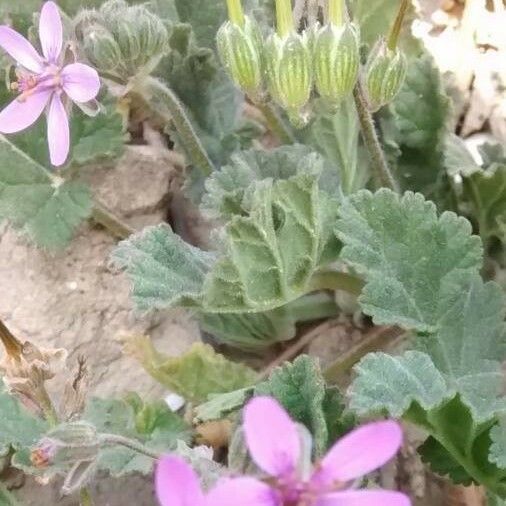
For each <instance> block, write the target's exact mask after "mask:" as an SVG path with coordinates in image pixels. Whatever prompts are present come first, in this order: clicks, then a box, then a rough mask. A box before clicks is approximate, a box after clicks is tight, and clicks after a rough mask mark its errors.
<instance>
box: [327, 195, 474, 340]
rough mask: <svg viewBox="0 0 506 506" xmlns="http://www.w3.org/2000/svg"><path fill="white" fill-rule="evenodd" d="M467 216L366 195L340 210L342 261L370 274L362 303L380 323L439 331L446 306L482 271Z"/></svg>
mask: <svg viewBox="0 0 506 506" xmlns="http://www.w3.org/2000/svg"><path fill="white" fill-rule="evenodd" d="M471 233H472V230H471V225H470V223H469V222H468V221H467V220H465V219H464V218H459V217H457V216H456V215H455V214H453V213H450V212H446V213H443V214H442V215H441V216H440V217H439V218H438V216H437V214H436V206H435V205H434V204H433V203H432V202H428V201H426V200H425V199H424V198H423V196H422V195H420V194H414V193H411V192H407V193H406V194H404V196H402V197H399V196H398V195H396V194H395V193H394V192H392V191H390V190H387V189H383V190H380V191H378V192H377V193H375V194H374V195H373V194H372V193H370V192H369V191H365V190H364V191H361V192H359V193H357V194H356V195H354V196H353V197H351V198H350V199H349V200H348V201H347V202H345V203H344V204H343V206H342V207H341V208H340V220H339V222H338V225H337V234H338V237H339V238H340V239H341V240H342V241H343V243H344V248H343V251H342V258H343V259H344V260H346V261H348V262H349V263H350V264H351V265H353V266H354V267H355V268H357V270H358V271H359V272H361V273H364V274H365V275H366V281H367V284H366V287H365V289H364V291H363V294H362V296H361V298H360V302H361V304H362V307H363V309H364V311H365V312H366V313H367V314H369V315H371V316H372V317H373V319H374V321H375V323H377V324H393V325H401V326H403V327H406V328H409V329H416V330H418V331H424V332H433V331H434V330H435V329H436V326H437V322H438V319H439V317H440V315H441V311H444V310H445V309H446V306H445V302H446V301H447V299H448V298H451V297H452V296H453V295H455V293H459V289H458V286H460V285H461V284H463V283H465V280H466V276H468V275H469V274H470V273H473V272H475V271H477V269H478V268H479V266H480V265H481V259H482V246H481V241H480V239H479V238H478V237H474V236H472V235H471Z"/></svg>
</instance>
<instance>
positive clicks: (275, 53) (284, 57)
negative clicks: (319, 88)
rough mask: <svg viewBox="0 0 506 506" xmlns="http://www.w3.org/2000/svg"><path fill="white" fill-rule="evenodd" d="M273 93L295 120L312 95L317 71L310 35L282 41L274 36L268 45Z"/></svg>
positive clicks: (291, 35) (294, 36) (268, 60)
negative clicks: (311, 51)
mask: <svg viewBox="0 0 506 506" xmlns="http://www.w3.org/2000/svg"><path fill="white" fill-rule="evenodd" d="M264 55H265V62H266V68H267V75H268V80H269V91H270V92H271V94H272V97H273V98H274V100H276V102H278V103H279V105H281V106H282V107H283V108H285V109H286V110H287V111H288V114H289V116H290V118H291V120H292V121H294V122H296V123H297V122H300V120H299V114H300V110H301V109H302V107H304V106H305V105H306V103H307V102H308V100H309V97H310V95H311V89H312V86H313V68H312V62H311V53H310V49H309V40H308V36H307V34H303V35H299V34H297V33H295V32H290V33H289V34H288V35H287V36H286V37H283V38H281V37H280V36H279V35H277V34H273V35H271V37H270V38H269V40H268V41H267V44H266V46H265V52H264Z"/></svg>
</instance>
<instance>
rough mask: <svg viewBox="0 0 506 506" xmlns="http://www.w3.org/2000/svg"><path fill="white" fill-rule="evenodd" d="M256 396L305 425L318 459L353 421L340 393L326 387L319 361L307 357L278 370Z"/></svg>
mask: <svg viewBox="0 0 506 506" xmlns="http://www.w3.org/2000/svg"><path fill="white" fill-rule="evenodd" d="M255 395H269V396H272V397H274V398H276V399H277V400H278V401H279V402H280V403H281V404H282V405H283V406H284V407H285V409H286V410H287V411H288V413H290V416H291V417H292V418H293V419H294V420H296V421H297V422H300V423H302V424H303V425H305V426H306V427H307V428H308V430H309V432H310V434H311V435H312V437H313V444H314V451H315V453H316V455H317V456H321V455H323V454H324V453H325V451H326V450H327V448H328V447H329V446H330V445H331V444H332V443H333V442H334V441H335V440H336V439H337V438H338V437H339V436H340V435H342V434H343V432H346V430H347V429H349V426H350V423H351V421H352V420H351V419H350V418H347V417H346V416H343V415H344V404H343V402H342V398H341V396H340V394H339V392H338V391H337V390H336V389H329V388H328V387H327V386H326V385H325V380H324V378H323V375H322V372H321V369H320V367H319V365H318V363H317V361H316V360H315V359H314V358H311V357H309V356H307V355H302V356H300V357H299V358H297V359H296V360H295V361H294V362H293V363H292V364H286V365H283V366H281V367H279V368H278V369H276V370H274V371H273V372H272V374H271V376H270V378H269V380H268V381H266V382H264V383H261V384H259V385H257V387H256V389H255Z"/></svg>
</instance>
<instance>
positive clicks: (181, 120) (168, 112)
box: [136, 77, 215, 176]
mask: <svg viewBox="0 0 506 506" xmlns="http://www.w3.org/2000/svg"><path fill="white" fill-rule="evenodd" d="M136 91H138V92H140V93H141V94H142V95H143V97H144V99H145V100H146V102H147V103H148V104H149V105H150V106H151V108H152V109H153V111H155V113H157V114H158V115H159V116H160V117H161V118H162V119H163V120H164V121H165V122H166V123H173V124H174V126H175V128H176V131H177V133H178V135H179V138H180V141H181V144H182V145H183V148H184V150H185V152H186V154H187V156H188V159H189V161H190V163H191V164H192V165H193V166H194V167H196V168H198V169H200V170H201V171H202V173H203V174H204V175H205V176H209V175H211V173H212V172H213V171H214V170H215V167H214V165H213V162H212V161H211V159H210V158H209V155H208V154H207V152H206V150H205V148H204V146H203V144H202V142H201V140H200V139H199V137H198V135H197V133H196V132H195V129H194V128H193V126H192V124H191V122H190V119H189V118H188V115H187V114H186V111H185V108H184V106H183V104H182V103H181V101H180V100H179V98H178V97H177V96H176V94H175V93H174V92H173V91H172V90H171V89H170V88H169V87H168V86H166V85H165V84H163V83H162V82H160V81H159V80H158V79H155V78H154V77H148V78H147V79H146V81H145V82H144V83H143V88H142V89H140V90H136Z"/></svg>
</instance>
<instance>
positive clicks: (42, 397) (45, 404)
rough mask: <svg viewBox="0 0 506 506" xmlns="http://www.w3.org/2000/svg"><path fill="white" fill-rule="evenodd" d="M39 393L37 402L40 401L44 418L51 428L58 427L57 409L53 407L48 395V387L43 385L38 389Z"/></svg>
mask: <svg viewBox="0 0 506 506" xmlns="http://www.w3.org/2000/svg"><path fill="white" fill-rule="evenodd" d="M37 390H38V393H37V396H36V400H37V401H38V403H39V405H40V407H41V409H42V413H43V415H44V418H45V419H46V421H47V423H48V424H49V426H50V427H56V426H57V425H58V415H57V414H56V409H55V408H54V406H53V403H52V401H51V398H50V397H49V394H48V393H47V390H46V387H45V386H44V384H43V383H42V384H41V385H40V386H39V387H38V388H37Z"/></svg>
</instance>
